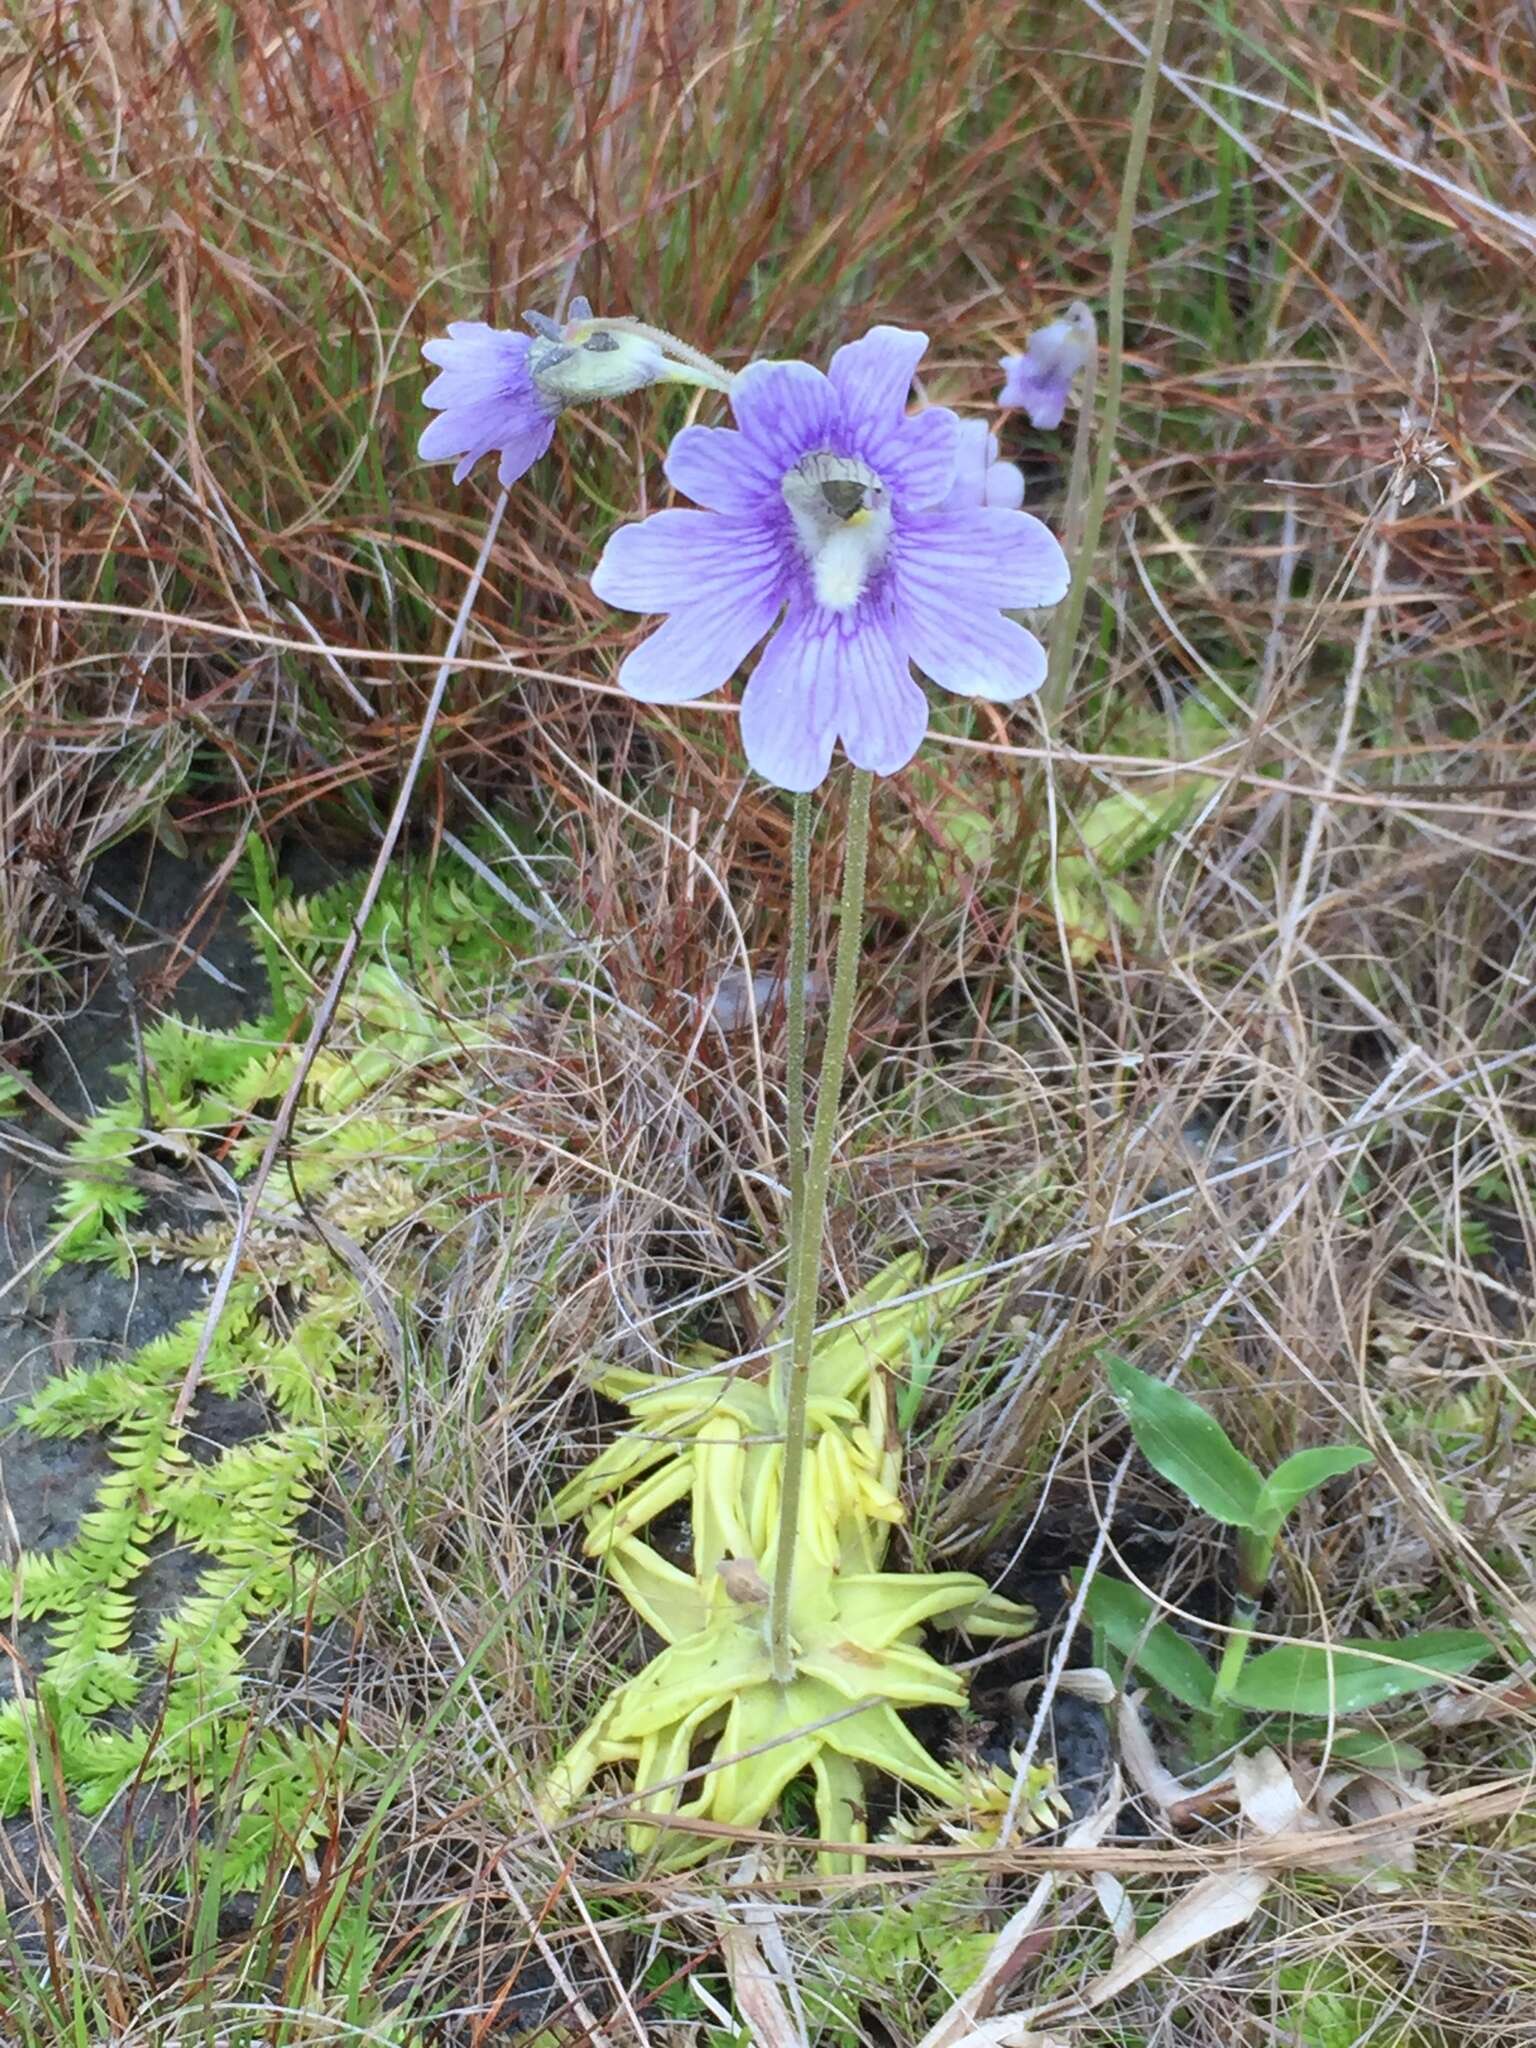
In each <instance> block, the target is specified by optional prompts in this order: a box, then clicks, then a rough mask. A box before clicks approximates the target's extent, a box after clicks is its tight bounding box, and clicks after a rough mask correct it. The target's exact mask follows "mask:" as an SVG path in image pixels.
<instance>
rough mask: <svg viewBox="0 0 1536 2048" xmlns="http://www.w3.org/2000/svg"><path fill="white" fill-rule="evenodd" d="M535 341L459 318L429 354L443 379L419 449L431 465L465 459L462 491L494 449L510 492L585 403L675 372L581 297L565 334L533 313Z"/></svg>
mask: <svg viewBox="0 0 1536 2048" xmlns="http://www.w3.org/2000/svg"><path fill="white" fill-rule="evenodd" d="M523 318H524V319H525V320H526V321H527V322H528V324H529V326H530V327H531V328H532V329H533V330H534V331H533V333H532V334H513V333H508V332H505V331H503V330H502V329H500V328H496V327H487V326H486V325H485V323H484V321H482V320H455V321H453V322H452V323H451V324H450V326H449V329H448V333H447V336H446V338H444V339H441V340H434V341H429V342H427V343H426V345H425V347H424V348H423V349H422V351H421V352H422V354H423V355H424V356H425V357H426V359H427V361H428V362H429V363H435V364H436V365H437V367H438V368H439V369H440V370H441V371H442V375H441V376H440V377H434V378H433V380H432V382H431V383H430V384H429V385H428V386H427V388H426V390H425V391H424V392H423V393H422V402H423V403H424V404H425V405H428V406H430V407H432V408H433V410H434V411H436V412H437V413H438V415H439V416H438V418H437V419H435V420H433V421H431V423H430V424H429V425H428V427H427V429H426V431H425V433H424V434H423V435H422V437H421V440H420V442H419V444H418V446H417V450H416V452H417V454H418V455H419V456H420V457H421V459H422V461H423V462H448V461H451V460H452V459H453V457H455V456H457V457H458V458H459V459H458V461H457V463H456V464H455V465H454V471H453V480H454V482H455V483H456V484H458V483H462V482H463V481H464V479H465V477H467V476H468V475H469V472H470V471H471V470H472V469H473V468H474V466H475V464H476V463H477V462H478V461H479V460H480V458H481V456H482V455H488V454H489V453H490V452H491V450H492V449H493V448H494V449H496V450H498V451H499V453H500V455H501V468H500V471H499V477H500V481H501V484H502V487H503V488H504V489H505V488H508V487H509V486H511V485H512V484H515V483H516V482H517V480H518V478H519V477H520V476H523V475H525V474H526V473H527V471H528V470H530V469H532V467H533V465H534V464H535V463H536V462H537V461H538V459H539V457H540V456H541V455H542V454H543V453H544V451H545V449H546V448H547V447H548V446H549V444H550V442H551V441H552V440H553V439H554V434H555V421H556V420H557V419H558V418H559V417H560V414H561V412H562V411H563V410H564V408H565V407H566V406H567V405H570V404H573V403H574V402H576V401H577V400H579V399H583V398H617V397H621V396H622V395H623V394H624V393H625V392H627V391H638V390H639V389H640V388H641V387H642V386H643V385H646V384H652V383H655V382H656V380H657V379H658V377H662V376H665V375H666V374H667V368H668V366H667V364H666V362H665V360H664V358H663V357H662V355H661V352H660V350H659V349H657V348H656V347H655V345H654V344H653V343H651V342H649V341H642V340H640V339H639V338H637V337H636V336H634V335H629V334H616V333H613V332H612V331H610V330H608V329H606V328H604V327H603V326H602V324H601V323H600V322H594V320H593V318H592V308H591V307H590V306H589V305H588V304H587V302H586V300H585V299H573V300H572V302H571V318H570V320H569V322H568V323H567V324H566V325H565V326H564V327H560V326H557V325H556V323H555V322H554V321H553V320H551V319H549V318H547V317H546V315H544V314H543V313H525V314H524V315H523Z"/></svg>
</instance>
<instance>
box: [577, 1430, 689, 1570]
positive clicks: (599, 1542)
mask: <svg viewBox="0 0 1536 2048" xmlns="http://www.w3.org/2000/svg"><path fill="white" fill-rule="evenodd" d="M694 1455H695V1454H694V1451H693V1448H692V1446H691V1445H690V1447H689V1448H688V1449H687V1450H686V1451H679V1452H678V1453H677V1455H676V1456H675V1457H674V1458H672V1459H670V1460H669V1461H668V1463H666V1464H665V1465H663V1466H662V1467H661V1468H660V1470H659V1471H657V1472H654V1473H652V1475H651V1476H650V1478H649V1479H647V1480H645V1481H644V1482H643V1483H642V1484H641V1485H639V1486H637V1487H636V1488H635V1490H634V1491H633V1493H627V1494H626V1495H625V1496H624V1498H623V1499H622V1500H621V1501H618V1502H616V1503H615V1504H614V1505H613V1506H612V1507H606V1508H601V1509H599V1510H598V1512H597V1513H596V1514H595V1515H593V1517H592V1518H591V1520H590V1521H589V1522H588V1524H587V1535H586V1541H585V1542H584V1543H583V1544H582V1549H583V1550H585V1552H586V1553H587V1556H588V1557H603V1556H605V1555H606V1554H607V1553H608V1552H609V1551H611V1550H614V1549H616V1548H617V1546H618V1545H619V1544H620V1543H622V1542H623V1541H624V1540H625V1538H626V1537H629V1536H633V1535H634V1534H635V1532H636V1531H637V1530H638V1529H643V1528H644V1527H645V1525H646V1523H647V1522H649V1521H650V1520H651V1519H652V1518H653V1516H656V1515H659V1514H660V1513H661V1511H662V1509H663V1508H669V1507H671V1506H673V1504H674V1503H675V1502H677V1501H680V1500H682V1499H684V1498H685V1497H686V1496H687V1495H688V1494H689V1493H690V1492H691V1491H692V1489H693V1461H694Z"/></svg>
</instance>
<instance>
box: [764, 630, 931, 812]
mask: <svg viewBox="0 0 1536 2048" xmlns="http://www.w3.org/2000/svg"><path fill="white" fill-rule="evenodd" d="M927 729H928V703H927V699H926V698H925V697H924V696H923V693H922V690H921V689H920V688H919V687H918V685H917V683H916V682H914V681H913V678H912V674H911V671H910V669H909V668H908V666H907V662H906V658H905V656H904V655H903V654H902V652H901V650H900V647H899V646H898V644H897V642H896V640H895V638H894V637H893V634H892V630H891V621H890V620H889V619H888V618H882V617H881V616H880V614H879V612H878V611H876V609H875V608H874V607H873V606H872V605H868V604H864V605H860V606H858V607H857V609H856V610H853V611H846V612H844V611H831V610H829V609H828V608H827V607H826V606H824V605H818V604H807V603H805V602H804V601H803V600H802V601H801V602H799V603H797V604H795V605H793V606H792V607H791V609H790V612H789V614H788V616H787V617H786V619H785V621H784V624H783V625H782V626H781V627H780V628H779V630H778V632H777V633H776V634H775V635H774V637H773V639H772V640H770V641H769V643H768V645H767V647H766V648H765V649H764V651H763V657H762V659H761V661H759V663H758V665H757V667H756V669H755V670H754V671H753V674H752V679H751V681H750V682H749V683H748V684H747V694H746V696H745V698H744V699H743V701H742V707H741V737H742V743H743V745H744V746H745V748H746V751H747V759H748V760H749V761H750V762H751V764H752V766H753V767H754V768H755V769H756V770H757V772H758V774H759V775H762V776H765V777H766V778H767V779H768V781H770V782H774V783H777V784H778V786H779V788H780V789H791V790H806V789H814V788H815V787H816V785H817V783H819V782H820V781H821V780H822V778H823V776H824V775H825V774H826V772H827V769H828V768H829V767H830V766H831V762H832V749H833V746H834V744H835V742H836V741H837V740H838V739H839V738H841V740H842V742H843V745H844V746H845V747H846V749H847V751H848V758H849V759H850V760H851V761H852V762H853V764H854V766H855V767H858V768H869V769H872V770H873V771H874V772H875V774H877V775H894V774H895V772H896V770H897V769H898V768H904V767H905V766H906V764H907V763H908V761H910V760H911V758H912V756H913V755H914V754H915V753H916V752H917V750H918V748H919V746H921V744H922V739H923V734H924V733H925V732H926V731H927Z"/></svg>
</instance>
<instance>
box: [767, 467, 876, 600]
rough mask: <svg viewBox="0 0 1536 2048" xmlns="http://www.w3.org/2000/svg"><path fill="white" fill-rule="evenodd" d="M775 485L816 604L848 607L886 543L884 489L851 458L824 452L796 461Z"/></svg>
mask: <svg viewBox="0 0 1536 2048" xmlns="http://www.w3.org/2000/svg"><path fill="white" fill-rule="evenodd" d="M780 488H781V489H782V491H783V493H784V502H785V504H786V505H787V506H788V507H789V516H790V518H791V519H792V520H793V521H794V527H795V537H796V539H797V540H798V541H799V543H800V546H801V548H802V549H803V550H804V553H805V558H806V561H807V562H808V563H809V564H810V570H811V580H812V582H813V584H814V585H815V589H816V599H817V602H818V603H819V604H824V605H825V606H826V607H827V608H828V610H829V611H834V612H846V611H852V609H853V607H854V606H855V605H856V604H857V603H858V601H859V599H860V598H861V597H862V596H863V595H864V592H865V590H866V589H867V588H868V587H869V579H870V577H871V576H873V575H874V573H875V571H876V570H877V569H878V568H879V567H880V564H881V563H882V562H883V561H884V560H885V554H886V549H887V548H888V547H889V545H890V539H891V498H890V493H889V492H888V491H887V490H886V488H885V485H884V484H883V483H882V482H881V481H880V479H879V477H877V476H876V475H875V472H874V471H873V470H872V469H871V468H870V467H869V466H868V464H867V463H863V462H860V461H859V459H858V457H857V456H854V455H833V454H831V453H829V452H826V451H823V452H821V453H819V454H815V455H807V456H805V457H804V458H803V459H802V460H801V461H799V462H797V463H796V464H795V466H794V468H793V469H792V470H790V472H789V474H788V475H787V476H786V477H785V479H784V481H783V484H782V485H781V486H780Z"/></svg>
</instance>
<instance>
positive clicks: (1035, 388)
mask: <svg viewBox="0 0 1536 2048" xmlns="http://www.w3.org/2000/svg"><path fill="white" fill-rule="evenodd" d="M1001 368H1002V372H1003V388H1002V390H1001V391H1000V392H999V393H998V395H997V402H998V404H999V405H1008V406H1016V407H1017V408H1018V409H1019V410H1020V411H1021V412H1023V413H1024V415H1025V417H1026V418H1027V419H1028V421H1029V424H1030V425H1031V426H1032V427H1034V428H1036V429H1037V430H1038V431H1039V432H1041V433H1049V432H1050V431H1051V429H1052V428H1053V427H1059V426H1060V425H1061V422H1062V419H1063V417H1064V415H1065V413H1066V410H1067V400H1068V398H1069V397H1070V396H1071V394H1072V380H1071V378H1070V377H1066V378H1063V377H1061V376H1060V375H1058V374H1056V373H1047V372H1043V371H1041V370H1039V369H1037V368H1036V367H1035V365H1034V364H1033V363H1031V361H1030V359H1029V357H1028V356H1004V357H1003V360H1002V364H1001Z"/></svg>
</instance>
